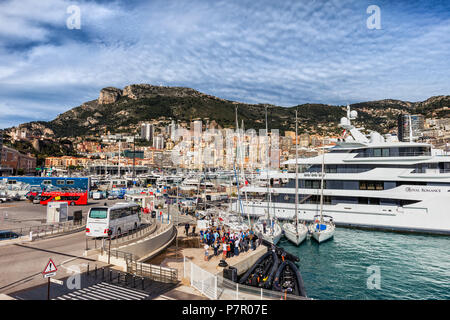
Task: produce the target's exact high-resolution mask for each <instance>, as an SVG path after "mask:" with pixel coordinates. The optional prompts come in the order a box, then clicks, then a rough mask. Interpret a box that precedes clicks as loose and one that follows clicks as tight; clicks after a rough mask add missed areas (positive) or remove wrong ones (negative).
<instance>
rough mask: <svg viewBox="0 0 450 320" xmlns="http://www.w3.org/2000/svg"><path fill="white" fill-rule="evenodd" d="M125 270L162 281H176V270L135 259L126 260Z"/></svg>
mask: <svg viewBox="0 0 450 320" xmlns="http://www.w3.org/2000/svg"><path fill="white" fill-rule="evenodd" d="M127 272H129V273H132V274H134V275H137V276H140V277H144V278H149V279H152V280H154V281H158V282H163V283H177V282H178V270H177V269H173V268H167V267H162V266H157V265H153V264H148V263H144V262H137V261H131V260H128V261H127Z"/></svg>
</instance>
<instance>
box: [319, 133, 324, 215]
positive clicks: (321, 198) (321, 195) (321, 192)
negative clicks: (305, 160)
mask: <svg viewBox="0 0 450 320" xmlns="http://www.w3.org/2000/svg"><path fill="white" fill-rule="evenodd" d="M324 176H325V149H324V147H323V140H322V179H321V182H320V224H322V223H323V214H322V209H323V184H324Z"/></svg>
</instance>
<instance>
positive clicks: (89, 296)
mask: <svg viewBox="0 0 450 320" xmlns="http://www.w3.org/2000/svg"><path fill="white" fill-rule="evenodd" d="M80 293H81V294H83V297H85V298H90V299H91V300H106V299H103V298H100V297H97V296H96V295H95V294H93V293H92V294H91V293H89V292H86V290H84V289H82V290H80Z"/></svg>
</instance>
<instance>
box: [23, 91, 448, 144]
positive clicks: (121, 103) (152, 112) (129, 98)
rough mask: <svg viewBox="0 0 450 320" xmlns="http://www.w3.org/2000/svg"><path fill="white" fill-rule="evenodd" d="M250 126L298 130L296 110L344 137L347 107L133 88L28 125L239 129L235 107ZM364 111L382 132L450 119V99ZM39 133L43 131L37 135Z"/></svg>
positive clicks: (65, 133)
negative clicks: (407, 120)
mask: <svg viewBox="0 0 450 320" xmlns="http://www.w3.org/2000/svg"><path fill="white" fill-rule="evenodd" d="M236 107H238V118H239V121H241V120H244V124H245V128H246V129H249V128H253V129H256V130H258V129H263V128H265V108H266V107H267V109H268V120H269V128H270V129H279V130H280V131H281V133H283V132H284V131H285V130H293V129H294V126H295V124H294V121H293V119H294V117H295V109H296V108H298V115H299V131H300V133H302V132H310V133H328V134H333V133H336V134H337V133H339V132H341V131H342V130H341V129H340V128H339V127H338V124H339V120H340V118H341V117H343V116H345V114H346V113H345V110H346V109H345V106H332V105H325V104H302V105H298V106H292V107H280V106H274V105H266V104H246V103H241V102H235V101H230V100H225V99H221V98H218V97H215V96H212V95H208V94H205V93H201V92H199V91H196V90H194V89H191V88H184V87H163V86H153V85H149V84H133V85H129V86H126V87H125V88H124V89H123V90H122V89H118V88H114V87H107V88H104V89H102V90H101V91H100V95H99V98H98V99H96V100H92V101H89V102H86V103H83V104H82V105H81V106H78V107H75V108H73V109H71V110H69V111H67V112H64V113H62V114H60V115H58V116H57V117H56V119H54V120H52V121H49V122H43V121H40V122H32V123H27V124H22V125H21V126H22V127H27V128H31V127H33V130H37V131H41V132H44V131H46V132H47V133H49V132H50V133H51V134H53V135H54V137H56V138H66V137H68V138H70V137H80V136H81V137H82V136H91V135H94V136H95V135H100V134H104V133H105V132H107V131H110V132H111V133H114V132H131V131H133V130H134V131H135V132H138V124H139V122H142V121H149V120H154V119H167V120H168V119H175V120H179V121H186V122H189V121H192V120H195V119H209V120H211V121H212V120H214V121H215V122H216V123H218V124H219V125H220V126H222V127H224V128H226V127H234V124H235V108H236ZM351 107H352V109H354V110H357V111H358V114H359V116H358V120H357V121H356V123H357V124H358V125H362V126H363V127H365V128H366V129H373V130H375V129H376V130H377V131H380V132H382V133H384V132H383V131H385V132H388V131H390V130H393V129H395V128H396V123H397V116H398V115H399V114H401V113H419V114H423V115H425V116H427V117H430V116H435V117H448V116H449V107H450V96H437V97H431V98H429V99H427V100H425V101H422V102H408V101H400V100H391V99H386V100H379V101H370V102H361V103H355V104H352V105H351ZM36 133H39V132H36Z"/></svg>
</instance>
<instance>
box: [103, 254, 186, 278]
mask: <svg viewBox="0 0 450 320" xmlns="http://www.w3.org/2000/svg"><path fill="white" fill-rule="evenodd" d="M104 252H105V253H106V254H108V252H109V254H110V257H111V258H116V259H123V260H124V261H125V262H126V265H127V272H128V273H130V274H133V275H136V276H139V277H144V278H148V279H151V280H154V281H159V282H163V283H177V282H178V270H177V269H173V268H168V267H162V266H157V265H152V264H148V263H144V262H138V261H137V260H138V257H137V256H135V255H134V254H132V253H129V252H124V251H119V250H116V249H111V250H109V251H108V250H107V249H104V248H103V247H102V253H101V254H102V255H103V253H104Z"/></svg>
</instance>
